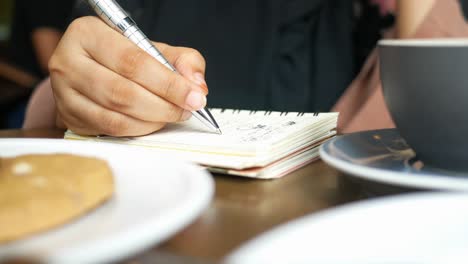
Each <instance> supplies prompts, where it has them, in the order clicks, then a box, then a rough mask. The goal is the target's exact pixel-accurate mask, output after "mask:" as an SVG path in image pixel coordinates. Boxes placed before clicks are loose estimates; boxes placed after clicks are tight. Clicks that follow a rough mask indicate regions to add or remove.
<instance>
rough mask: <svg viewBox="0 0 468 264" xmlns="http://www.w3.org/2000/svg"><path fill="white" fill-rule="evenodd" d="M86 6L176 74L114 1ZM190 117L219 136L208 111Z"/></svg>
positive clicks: (95, 1) (92, 1) (103, 0)
mask: <svg viewBox="0 0 468 264" xmlns="http://www.w3.org/2000/svg"><path fill="white" fill-rule="evenodd" d="M87 1H88V4H90V5H91V7H92V8H93V9H94V11H95V12H96V14H97V15H98V16H99V17H100V18H101V19H102V20H103V21H104V22H105V23H106V24H107V25H109V26H110V27H112V28H114V29H115V30H117V31H118V32H120V33H121V34H123V35H124V36H125V37H127V38H128V39H129V40H131V41H132V42H133V43H135V44H136V45H137V46H138V47H140V48H142V49H143V50H145V51H146V52H147V53H148V54H150V55H151V56H152V57H153V58H155V59H157V60H158V61H159V62H161V63H162V64H163V65H164V66H166V67H167V68H169V69H170V70H171V71H174V72H177V71H176V69H175V68H174V66H172V65H171V63H169V61H167V59H166V58H164V56H163V55H162V54H161V52H160V51H159V50H158V49H157V48H156V47H155V46H154V45H153V43H151V41H150V40H149V39H148V37H146V35H145V34H144V33H143V32H142V31H141V30H140V29H139V28H138V26H137V25H136V23H135V21H133V19H131V18H130V16H129V15H128V14H127V12H125V10H124V9H123V8H122V7H121V6H120V5H119V4H118V3H117V2H115V1H114V0H87ZM192 115H193V116H195V117H196V118H197V119H198V120H200V121H201V122H202V123H203V124H205V125H206V126H208V127H209V128H210V129H213V130H215V131H216V132H217V133H218V134H221V130H220V129H219V126H218V124H217V123H216V120H215V119H214V117H213V116H212V115H211V113H210V111H208V109H206V108H205V109H201V110H198V111H192Z"/></svg>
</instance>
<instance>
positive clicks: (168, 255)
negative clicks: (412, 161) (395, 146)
mask: <svg viewBox="0 0 468 264" xmlns="http://www.w3.org/2000/svg"><path fill="white" fill-rule="evenodd" d="M62 136H63V131H60V130H27V131H20V130H13V131H8V130H6V131H0V137H16V138H17V137H33V138H61V137H62ZM214 179H215V183H216V193H215V197H214V200H213V201H212V203H211V205H210V206H209V208H207V209H206V210H205V212H204V213H203V214H202V215H201V216H200V217H199V218H198V219H197V220H196V221H195V222H194V223H193V224H191V225H190V226H189V227H187V228H186V229H185V230H183V231H182V232H180V233H179V234H177V235H176V236H174V237H173V238H171V239H170V240H169V241H167V242H166V243H164V244H162V245H161V246H159V247H157V248H155V249H153V250H150V251H147V252H143V253H142V254H141V255H139V256H135V257H133V258H132V259H131V260H130V261H128V262H130V263H156V262H157V263H206V262H209V263H212V262H218V261H219V260H221V259H222V258H223V257H224V256H226V255H227V254H228V253H229V252H231V251H232V250H233V249H235V248H236V247H238V246H240V245H241V244H242V243H243V242H246V241H247V240H249V239H252V238H254V237H255V236H256V235H258V234H260V233H262V232H265V231H267V230H270V229H271V228H273V227H275V226H277V225H279V224H282V223H285V222H287V221H289V220H293V219H295V218H298V217H300V216H303V215H306V214H310V213H314V212H319V211H321V210H323V209H326V208H330V207H333V206H336V205H339V204H344V203H347V202H351V201H355V200H358V199H363V198H366V197H367V195H366V193H365V192H364V190H365V187H366V186H365V185H363V184H362V182H358V181H356V180H353V179H352V178H349V177H347V176H345V175H343V174H341V173H339V172H338V171H337V170H335V169H333V168H331V167H329V166H327V165H326V164H325V163H324V162H322V161H317V162H314V163H312V164H310V165H309V166H307V167H304V168H303V169H301V170H298V171H296V172H294V173H292V174H290V175H287V176H286V177H284V178H282V179H278V180H252V179H244V178H239V177H228V176H222V175H214ZM367 187H368V186H367ZM380 187H382V186H380ZM375 190H378V188H377V189H375ZM401 191H402V190H400V189H396V190H393V189H388V190H384V191H382V193H390V192H401Z"/></svg>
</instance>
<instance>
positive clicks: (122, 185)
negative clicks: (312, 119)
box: [0, 139, 214, 263]
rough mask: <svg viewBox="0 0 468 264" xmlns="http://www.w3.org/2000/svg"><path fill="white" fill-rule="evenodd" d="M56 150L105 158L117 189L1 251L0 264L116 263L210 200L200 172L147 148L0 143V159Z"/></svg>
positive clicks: (178, 224)
mask: <svg viewBox="0 0 468 264" xmlns="http://www.w3.org/2000/svg"><path fill="white" fill-rule="evenodd" d="M57 152H60V153H74V154H80V155H87V156H94V157H99V158H102V159H105V160H107V161H108V162H109V164H110V166H111V168H112V170H113V173H114V178H115V183H116V192H115V194H114V197H113V198H112V199H111V200H110V201H109V202H107V203H106V204H104V205H103V206H101V207H99V208H98V209H96V210H94V211H93V212H91V213H89V214H88V215H86V216H84V217H82V218H79V219H78V220H76V221H74V222H72V223H68V224H65V225H64V226H62V227H58V228H55V229H52V230H51V231H48V232H44V233H40V234H38V235H35V236H32V237H29V238H26V239H23V240H19V241H16V242H12V243H9V244H3V245H0V262H2V260H3V261H5V260H6V259H10V258H21V259H28V260H29V259H31V260H33V262H38V263H103V262H112V261H116V260H120V259H122V258H125V257H128V256H131V255H133V254H135V253H138V252H139V251H142V250H144V249H147V248H149V247H153V246H155V245H157V244H158V243H160V242H162V241H164V240H165V239H167V238H169V237H170V236H171V235H173V234H175V233H176V232H178V231H180V230H181V229H182V228H184V227H185V226H187V225H188V224H189V223H190V222H192V221H193V220H195V219H196V218H197V217H198V215H199V214H200V213H201V212H202V211H203V210H204V209H205V208H206V207H207V206H208V204H209V203H210V201H211V198H212V195H213V190H214V185H213V180H212V178H211V176H210V175H209V174H208V173H206V172H205V171H204V170H203V169H201V168H200V167H197V166H194V165H190V164H187V163H184V162H180V161H178V160H176V159H172V158H165V157H163V156H161V155H159V154H158V153H157V152H155V151H152V150H147V149H140V148H137V147H127V146H116V145H114V144H108V143H94V142H78V141H77V142H75V141H70V140H46V139H1V140H0V156H2V157H5V156H15V155H19V154H28V153H35V154H36V153H57ZM64 176H66V175H64Z"/></svg>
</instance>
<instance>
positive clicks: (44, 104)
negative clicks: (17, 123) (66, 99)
mask: <svg viewBox="0 0 468 264" xmlns="http://www.w3.org/2000/svg"><path fill="white" fill-rule="evenodd" d="M56 115H57V113H56V109H55V101H54V95H53V93H52V87H51V85H50V79H49V78H47V79H45V80H44V81H42V82H41V83H40V84H39V85H38V86H37V87H36V90H35V91H34V93H33V94H32V96H31V99H30V100H29V103H28V107H27V108H26V117H25V120H24V123H23V128H25V129H32V128H55V118H56Z"/></svg>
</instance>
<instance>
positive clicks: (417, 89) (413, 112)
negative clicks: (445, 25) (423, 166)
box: [378, 39, 468, 171]
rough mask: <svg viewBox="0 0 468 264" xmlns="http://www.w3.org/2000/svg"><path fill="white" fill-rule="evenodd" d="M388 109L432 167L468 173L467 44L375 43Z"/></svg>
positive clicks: (390, 41) (393, 41)
mask: <svg viewBox="0 0 468 264" xmlns="http://www.w3.org/2000/svg"><path fill="white" fill-rule="evenodd" d="M378 48H379V55H380V72H381V79H382V85H383V92H384V97H385V101H386V104H387V106H388V109H389V111H390V113H391V115H392V117H393V120H394V121H395V124H396V126H397V128H398V131H399V132H400V134H401V136H402V137H403V138H404V139H405V140H406V141H407V143H408V144H409V145H410V146H411V147H412V148H413V149H414V150H415V152H416V154H417V155H418V156H419V158H420V159H421V160H422V161H423V162H425V163H427V164H430V165H432V166H435V167H439V168H444V169H449V170H458V171H460V170H461V171H468V140H467V136H468V39H467V40H385V41H381V42H379V46H378Z"/></svg>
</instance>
